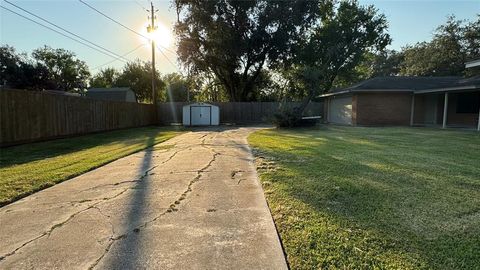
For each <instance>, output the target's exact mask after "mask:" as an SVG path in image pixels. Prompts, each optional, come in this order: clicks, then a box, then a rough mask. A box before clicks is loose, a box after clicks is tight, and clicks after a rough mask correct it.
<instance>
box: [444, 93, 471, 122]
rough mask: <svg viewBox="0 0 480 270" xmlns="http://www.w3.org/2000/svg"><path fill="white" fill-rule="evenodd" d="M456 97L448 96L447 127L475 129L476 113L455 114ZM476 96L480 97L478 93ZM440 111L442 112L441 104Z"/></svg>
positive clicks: (455, 95)
mask: <svg viewBox="0 0 480 270" xmlns="http://www.w3.org/2000/svg"><path fill="white" fill-rule="evenodd" d="M458 95H459V94H449V96H448V113H447V125H451V126H464V127H476V126H477V125H478V112H477V113H457V98H458ZM478 95H480V93H478ZM477 98H478V97H477ZM442 110H443V104H442Z"/></svg>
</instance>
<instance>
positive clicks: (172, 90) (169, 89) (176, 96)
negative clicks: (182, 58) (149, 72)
mask: <svg viewBox="0 0 480 270" xmlns="http://www.w3.org/2000/svg"><path fill="white" fill-rule="evenodd" d="M163 81H164V82H165V93H166V98H167V99H166V101H168V102H185V101H189V99H193V97H192V96H190V94H191V91H190V85H191V82H190V81H189V80H187V79H186V78H184V77H183V76H182V75H181V74H178V73H170V74H167V75H165V76H163Z"/></svg>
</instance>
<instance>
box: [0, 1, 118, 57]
mask: <svg viewBox="0 0 480 270" xmlns="http://www.w3.org/2000/svg"><path fill="white" fill-rule="evenodd" d="M0 7H1V8H3V9H5V10H8V11H10V12H11V13H13V14H16V15H18V16H20V17H22V18H24V19H26V20H29V21H31V22H33V23H35V24H38V25H40V26H43V27H45V28H47V29H49V30H51V31H53V32H55V33H57V34H60V35H62V36H64V37H66V38H69V39H71V40H73V41H76V42H78V43H80V44H82V45H84V46H87V47H89V48H90V49H93V50H95V51H97V52H100V53H102V54H105V55H107V56H109V57H114V56H113V55H111V54H109V53H106V52H104V51H101V50H99V49H97V48H95V47H93V46H90V45H88V44H87V43H85V42H82V41H80V40H77V39H75V38H73V37H71V36H68V35H66V34H64V33H62V32H60V31H58V30H56V29H53V28H51V27H50V26H47V25H45V24H42V23H40V22H37V21H35V20H33V19H31V18H28V17H27V16H24V15H22V14H20V13H18V12H15V11H13V10H11V9H9V8H7V7H4V6H0ZM118 60H121V61H123V62H125V61H124V60H123V59H118Z"/></svg>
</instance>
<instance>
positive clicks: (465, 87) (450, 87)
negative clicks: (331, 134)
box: [320, 77, 480, 130]
mask: <svg viewBox="0 0 480 270" xmlns="http://www.w3.org/2000/svg"><path fill="white" fill-rule="evenodd" d="M320 98H321V99H323V100H324V102H325V106H324V107H325V115H326V117H325V119H326V121H327V122H329V123H336V124H344V125H353V126H357V125H359V126H382V125H405V126H406V125H411V126H413V125H421V126H442V127H443V128H445V127H467V128H476V129H479V130H480V123H479V121H480V77H473V78H468V79H463V78H461V77H377V78H373V79H370V80H366V81H363V82H361V83H359V84H356V85H353V86H351V87H348V88H345V89H336V90H333V91H332V92H331V93H328V94H324V95H321V96H320Z"/></svg>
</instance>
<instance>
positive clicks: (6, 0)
mask: <svg viewBox="0 0 480 270" xmlns="http://www.w3.org/2000/svg"><path fill="white" fill-rule="evenodd" d="M5 2H6V3H8V4H10V5H12V6H14V7H16V8H18V9H20V10H23V11H24V12H26V13H28V14H30V15H32V16H34V17H35V18H38V19H40V20H42V21H44V22H46V23H48V24H50V25H52V26H55V27H57V28H58V29H61V30H63V31H65V32H67V33H69V34H70V35H72V36H74V37H77V38H79V39H81V40H83V41H85V42H87V43H89V44H91V45H93V46H95V47H98V48H100V49H102V50H105V51H107V52H109V53H111V54H113V55H115V56H116V57H117V58H123V57H122V56H121V55H119V54H117V53H115V52H112V51H111V50H109V49H106V48H104V47H102V46H100V45H98V44H95V43H93V42H91V41H89V40H87V39H86V38H83V37H81V36H79V35H77V34H75V33H72V32H71V31H69V30H67V29H65V28H63V27H61V26H58V25H57V24H55V23H52V22H50V21H48V20H47V19H45V18H42V17H40V16H38V15H36V14H34V13H33V12H30V11H28V10H26V9H24V8H22V7H20V6H18V5H16V4H14V3H12V2H10V1H8V0H5ZM122 60H124V61H127V62H128V59H124V58H123V59H122Z"/></svg>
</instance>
